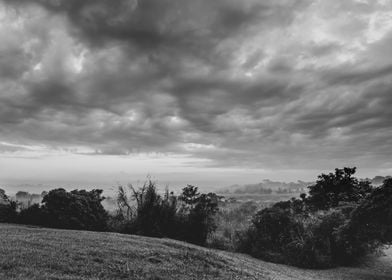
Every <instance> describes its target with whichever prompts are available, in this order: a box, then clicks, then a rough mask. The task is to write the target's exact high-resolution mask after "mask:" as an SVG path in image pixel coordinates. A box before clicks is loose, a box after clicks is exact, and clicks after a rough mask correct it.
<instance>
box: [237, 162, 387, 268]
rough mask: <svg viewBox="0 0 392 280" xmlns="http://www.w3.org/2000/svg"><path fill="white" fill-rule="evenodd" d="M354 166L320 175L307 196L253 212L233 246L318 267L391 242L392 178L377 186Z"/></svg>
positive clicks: (357, 256) (354, 257) (264, 256)
mask: <svg viewBox="0 0 392 280" xmlns="http://www.w3.org/2000/svg"><path fill="white" fill-rule="evenodd" d="M354 173H355V168H344V169H336V170H335V173H330V174H328V175H325V174H322V175H320V176H319V180H318V181H317V183H316V184H315V185H313V186H310V187H309V196H306V195H301V199H292V200H289V201H284V202H278V203H276V204H274V205H273V206H272V207H269V208H266V209H263V210H261V211H259V212H258V213H257V214H256V215H255V216H254V218H253V220H252V225H251V226H250V227H249V228H248V229H247V230H246V231H245V232H242V233H241V234H239V235H238V243H237V246H238V247H237V248H238V250H240V251H242V252H246V253H249V254H251V255H253V256H255V257H258V258H262V259H265V260H269V261H274V262H280V263H287V264H292V265H296V266H301V267H310V268H317V267H318V268H320V267H331V266H336V265H342V264H348V263H353V262H356V261H358V260H359V259H360V258H361V257H363V256H364V255H366V254H368V253H371V252H374V251H375V250H377V248H379V246H381V245H382V244H391V243H392V180H386V181H385V182H384V184H383V185H382V186H381V187H379V188H376V189H374V188H372V187H371V185H370V183H369V182H366V181H359V180H358V179H356V178H355V177H353V176H352V175H353V174H354Z"/></svg>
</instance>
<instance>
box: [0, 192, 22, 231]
mask: <svg viewBox="0 0 392 280" xmlns="http://www.w3.org/2000/svg"><path fill="white" fill-rule="evenodd" d="M17 206H18V205H17V203H16V202H15V201H12V200H11V199H10V198H9V197H8V195H6V193H5V191H4V190H3V189H0V222H3V223H4V222H5V223H13V222H15V221H16V218H17Z"/></svg>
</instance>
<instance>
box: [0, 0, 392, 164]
mask: <svg viewBox="0 0 392 280" xmlns="http://www.w3.org/2000/svg"><path fill="white" fill-rule="evenodd" d="M0 2H1V5H0V37H1V38H2V44H1V45H0V151H1V152H3V153H6V152H7V153H10V152H15V150H23V149H26V146H34V145H39V146H45V147H47V148H48V149H62V150H68V151H70V152H74V153H92V154H112V155H116V154H119V155H123V154H133V153H170V154H178V155H188V156H190V157H192V158H203V159H208V160H209V161H208V162H209V165H212V166H220V167H224V166H242V167H246V168H249V167H251V168H253V167H261V168H290V167H292V168H311V167H314V166H317V167H319V168H325V167H330V166H331V165H332V166H340V165H341V164H343V163H347V164H351V163H352V164H356V165H362V166H373V167H375V168H392V162H391V160H390V158H391V156H392V149H391V146H392V140H391V139H392V137H391V136H392V129H391V128H392V122H391V120H392V110H391V107H392V57H391V56H390V50H391V48H392V16H391V14H392V13H391V12H392V2H390V1H382V0H380V1H366V0H361V1H359V0H358V1H354V0H351V1H338V0H333V1H316V0H315V1H310V0H297V1H292V0H274V1H273V0H266V1H259V0H244V1H235V0H216V1H209V0H195V1H183V0H139V1H137V0H118V1H112V0H85V1H79V0H56V1H55V0H34V1H32V0H2V1H0ZM1 143H3V144H1ZM18 147H19V148H18ZM203 162H204V161H203Z"/></svg>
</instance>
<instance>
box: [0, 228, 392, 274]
mask: <svg viewBox="0 0 392 280" xmlns="http://www.w3.org/2000/svg"><path fill="white" fill-rule="evenodd" d="M0 279H181V280H187V279H225V280H227V279H321V280H322V279H334V280H337V279H353V280H354V279H392V258H391V256H390V255H389V256H384V257H381V258H379V259H377V260H374V259H372V260H369V262H368V263H367V265H365V266H362V267H360V268H338V269H330V270H303V269H298V268H293V267H290V266H285V265H278V264H272V263H267V262H263V261H260V260H256V259H253V258H251V257H248V256H245V255H241V254H234V253H228V252H223V251H217V250H209V249H205V248H202V247H198V246H193V245H189V244H186V243H183V242H178V241H173V240H169V239H157V238H147V237H140V236H132V235H122V234H116V233H97V232H87V231H71V230H55V229H43V228H34V227H27V226H18V225H8V224H0Z"/></svg>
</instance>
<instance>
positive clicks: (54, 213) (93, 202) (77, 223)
mask: <svg viewBox="0 0 392 280" xmlns="http://www.w3.org/2000/svg"><path fill="white" fill-rule="evenodd" d="M101 195H102V190H96V189H95V190H92V191H86V190H73V191H71V192H67V191H66V190H64V189H55V190H51V191H50V192H49V193H48V194H47V195H45V197H44V198H43V200H42V203H43V206H42V211H44V216H45V217H46V219H47V220H46V221H44V224H45V225H47V226H50V227H55V228H67V229H82V230H96V231H103V230H105V229H106V221H107V212H106V211H105V209H104V208H103V206H102V204H101V201H102V200H103V199H104V198H103V197H102V196H101Z"/></svg>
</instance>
